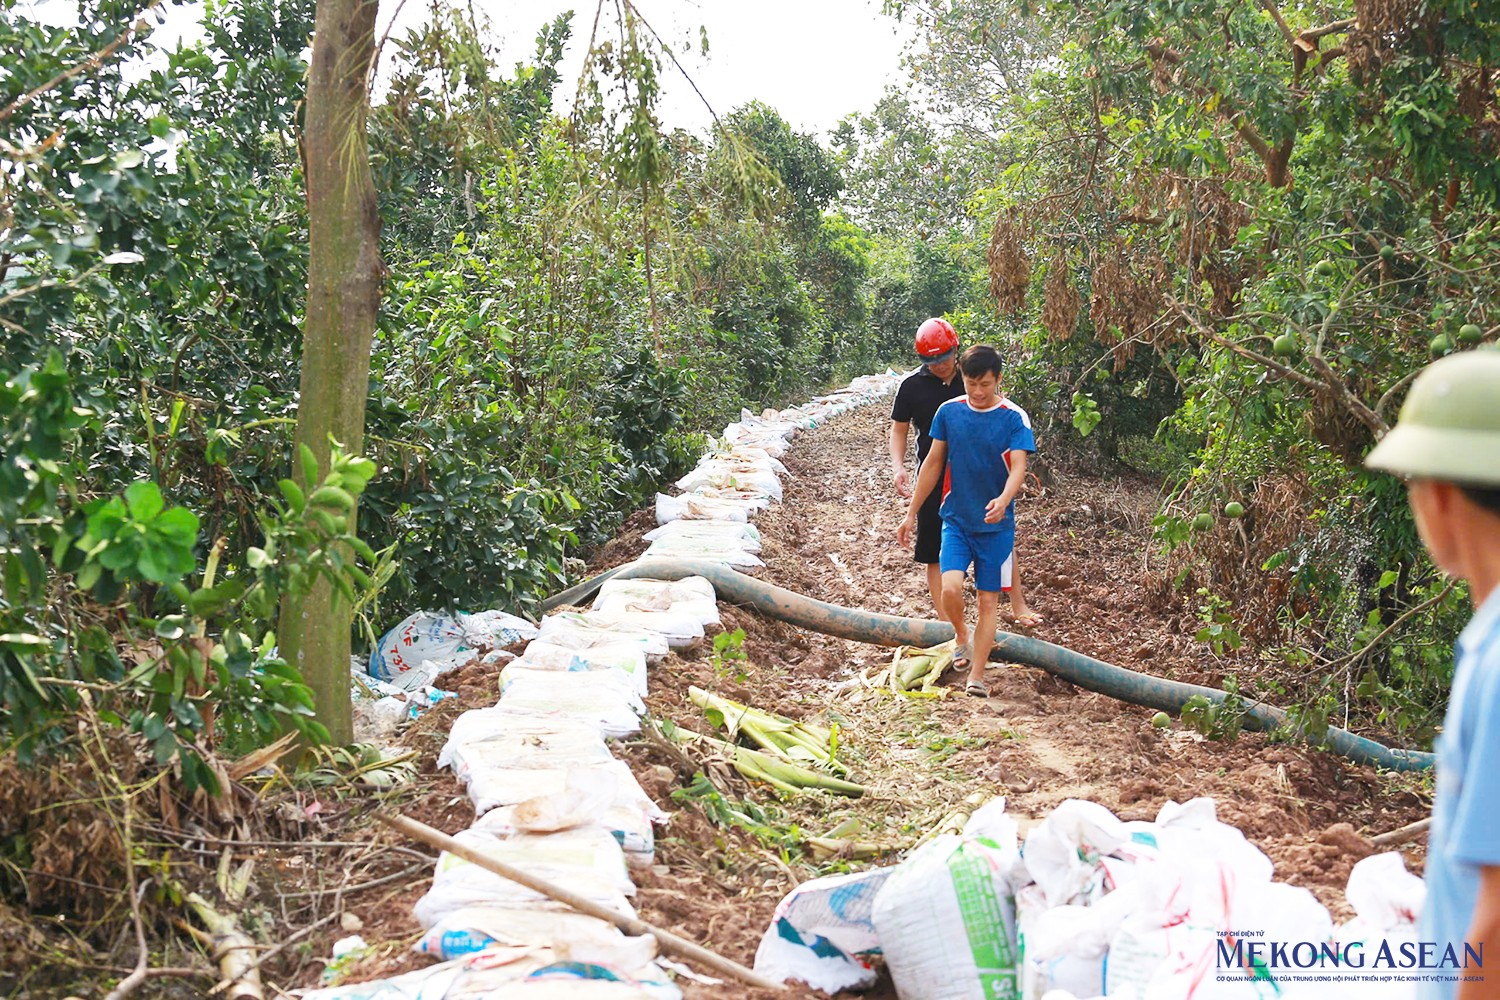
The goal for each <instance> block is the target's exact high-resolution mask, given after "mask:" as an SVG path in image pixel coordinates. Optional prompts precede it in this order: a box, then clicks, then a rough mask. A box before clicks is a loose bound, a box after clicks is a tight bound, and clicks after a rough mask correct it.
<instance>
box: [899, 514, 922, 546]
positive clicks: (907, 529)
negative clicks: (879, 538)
mask: <svg viewBox="0 0 1500 1000" xmlns="http://www.w3.org/2000/svg"><path fill="white" fill-rule="evenodd" d="M916 527H917V519H916V518H915V517H913V516H912V515H911V514H907V515H906V519H905V520H903V521H902V522H901V526H900V527H899V528H897V529H896V541H898V542H900V543H901V547H902V548H903V549H905V548H910V547H911V533H912V531H913V530H915V528H916Z"/></svg>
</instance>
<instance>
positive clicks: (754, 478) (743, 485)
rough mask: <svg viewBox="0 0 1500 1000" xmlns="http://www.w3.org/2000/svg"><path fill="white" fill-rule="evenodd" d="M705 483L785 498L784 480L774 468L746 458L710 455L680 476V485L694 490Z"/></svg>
mask: <svg viewBox="0 0 1500 1000" xmlns="http://www.w3.org/2000/svg"><path fill="white" fill-rule="evenodd" d="M704 486H712V487H713V488H715V489H726V488H728V489H739V490H745V489H748V490H754V491H756V492H758V493H760V494H761V495H763V496H768V497H771V498H773V499H775V500H778V501H779V500H780V499H781V494H782V489H781V480H780V479H778V478H777V477H776V473H774V472H772V471H771V470H770V469H767V468H764V467H762V466H758V465H751V464H748V463H744V462H722V461H719V460H718V459H714V458H708V459H704V460H703V461H701V462H699V463H698V467H697V468H695V469H694V470H693V471H692V472H689V473H688V474H687V475H685V476H683V477H682V478H681V479H679V480H677V488H678V489H680V490H682V491H683V492H684V493H691V492H693V491H694V490H696V489H699V488H700V487H704Z"/></svg>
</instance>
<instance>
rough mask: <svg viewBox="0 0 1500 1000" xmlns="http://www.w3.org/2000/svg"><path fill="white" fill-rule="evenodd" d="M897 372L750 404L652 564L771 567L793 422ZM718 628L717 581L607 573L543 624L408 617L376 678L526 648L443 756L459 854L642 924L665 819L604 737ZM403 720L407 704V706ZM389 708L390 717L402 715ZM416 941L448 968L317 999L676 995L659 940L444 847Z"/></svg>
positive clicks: (850, 399) (664, 502)
mask: <svg viewBox="0 0 1500 1000" xmlns="http://www.w3.org/2000/svg"><path fill="white" fill-rule="evenodd" d="M898 381H899V377H898V376H895V375H892V374H887V375H877V376H869V377H867V378H866V379H860V380H856V381H855V383H854V384H852V385H851V386H850V387H849V388H848V389H845V390H840V391H839V392H837V393H833V394H831V395H829V396H826V397H820V398H819V399H818V400H814V401H813V402H812V403H810V404H808V405H807V406H806V407H801V408H797V409H795V410H785V411H780V412H779V413H778V412H775V411H768V412H767V413H765V414H762V415H761V416H759V417H756V416H753V415H751V414H749V413H748V412H746V413H744V414H743V415H742V418H741V420H740V421H739V422H738V423H737V424H733V425H730V427H729V428H726V431H725V435H724V438H723V440H722V441H721V442H720V443H719V445H718V446H716V447H715V448H714V449H713V450H712V451H710V453H709V454H707V455H705V456H704V458H703V460H702V461H701V462H700V463H699V465H698V467H697V468H696V469H694V470H693V472H691V473H689V474H688V475H687V476H685V477H683V479H682V480H681V481H680V482H679V484H678V485H679V487H680V488H682V489H683V490H685V491H687V492H685V493H684V495H683V496H681V497H667V496H658V497H657V520H658V522H659V523H660V524H661V527H659V528H657V529H656V530H654V531H652V532H650V533H649V534H648V535H647V536H646V539H647V541H649V542H650V543H651V547H650V549H649V550H648V551H647V553H646V555H645V556H644V557H643V559H651V558H663V557H666V558H683V557H690V558H706V559H716V560H720V561H723V562H726V563H728V564H729V565H731V566H735V567H737V568H753V567H757V566H761V565H763V564H762V563H761V561H760V559H759V558H758V557H757V553H759V552H760V547H761V539H760V533H759V532H758V531H757V530H756V529H755V528H754V527H753V526H752V525H751V524H750V523H749V520H750V517H751V516H753V515H754V513H756V512H757V511H759V510H762V509H764V508H765V507H766V506H767V505H768V504H770V503H773V502H776V501H778V500H779V499H780V497H781V482H780V479H779V478H778V477H779V476H781V475H784V474H785V473H786V468H785V467H784V466H783V465H782V464H781V462H780V461H779V456H781V455H782V454H783V453H784V452H785V449H786V443H787V441H788V440H789V439H790V438H791V437H792V435H793V434H795V433H796V432H797V431H798V430H801V429H805V428H808V427H815V426H817V425H818V424H819V423H821V422H822V421H824V420H826V419H828V418H829V417H831V416H833V415H835V414H837V413H841V412H844V411H845V410H847V409H848V408H850V407H852V406H855V405H859V404H860V403H862V402H869V401H871V400H873V399H876V398H878V397H879V396H880V395H881V394H884V393H888V392H890V391H892V390H893V389H894V388H895V386H896V384H897V382H898ZM718 622H719V610H718V603H717V598H716V595H715V593H714V589H713V586H712V585H711V584H710V583H709V582H708V581H707V580H705V579H703V578H701V577H693V578H689V579H684V580H675V581H664V580H647V579H631V580H609V581H606V582H605V583H604V584H603V585H602V586H601V587H600V590H599V593H598V595H597V596H596V597H595V599H594V601H593V605H592V606H591V607H590V608H588V609H586V610H573V609H569V610H562V611H557V612H555V613H553V614H549V615H547V616H546V617H545V618H543V619H542V621H541V622H540V623H539V624H537V625H535V626H533V625H531V624H530V623H528V622H525V621H523V620H521V619H513V618H511V617H510V616H501V614H500V613H499V612H485V613H483V614H482V615H472V616H470V615H459V616H457V617H449V616H444V615H433V614H427V613H423V614H418V615H413V616H411V617H410V618H409V619H407V620H406V621H404V622H402V623H401V625H399V626H397V627H396V628H395V629H392V630H391V632H390V633H388V634H387V635H386V636H385V637H384V638H383V639H382V640H381V642H380V644H379V649H378V651H377V653H376V655H375V656H373V657H372V658H371V667H370V672H371V673H372V674H374V675H375V676H376V677H377V678H379V680H380V681H382V682H385V683H387V684H390V685H394V686H395V687H399V688H402V689H406V690H419V689H421V688H422V686H423V685H427V684H430V682H431V681H432V680H433V679H434V678H436V677H437V676H439V675H440V674H441V673H442V672H443V671H444V670H446V669H451V668H452V667H453V666H457V665H459V664H460V663H463V662H466V661H467V660H468V659H469V658H471V657H473V656H474V655H475V653H476V651H478V650H480V649H484V648H489V649H491V650H495V649H498V648H499V647H502V646H509V645H512V644H514V643H516V642H518V641H522V640H524V641H526V643H527V644H526V647H525V650H524V651H523V652H522V653H521V654H520V655H519V656H517V657H515V658H513V659H508V660H507V661H506V662H505V666H504V669H503V670H502V671H501V673H500V698H499V701H498V703H497V704H495V705H494V706H491V707H489V708H481V709H475V710H472V711H469V712H465V713H464V714H463V715H460V716H459V717H458V718H457V719H456V720H455V721H454V723H453V727H452V729H451V731H450V732H449V737H448V741H447V743H446V744H445V745H444V747H443V749H442V752H441V754H440V755H439V758H438V765H439V766H440V767H449V768H451V769H452V770H453V773H454V775H455V776H456V777H457V778H458V780H459V782H460V783H461V784H462V785H463V787H464V790H465V792H466V793H467V794H468V796H469V799H470V800H471V802H472V803H473V806H474V815H475V821H474V823H473V825H472V826H471V827H469V829H467V830H465V831H463V832H461V833H459V834H458V835H457V838H456V839H457V840H459V841H460V842H461V843H462V844H464V845H465V846H466V847H469V848H471V849H473V850H476V851H479V852H481V853H483V854H487V855H490V856H492V857H494V858H496V859H497V860H500V861H504V862H506V863H508V864H511V865H513V866H516V867H518V868H522V869H525V870H526V871H528V872H530V873H532V874H534V875H537V876H540V877H541V878H544V879H546V880H547V881H549V882H552V883H554V884H556V885H558V886H560V887H562V888H564V889H567V890H570V891H572V892H574V893H577V894H579V895H581V896H583V897H585V898H587V899H589V900H591V901H593V902H594V903H596V904H598V905H599V906H602V907H604V908H607V909H610V910H613V911H615V912H618V913H621V914H625V915H634V910H633V909H632V904H631V899H632V898H633V897H634V895H635V891H636V889H635V883H634V881H633V880H632V878H631V869H632V868H640V867H642V866H650V865H651V863H652V861H653V859H654V850H655V839H654V838H655V835H654V829H653V824H655V823H659V822H661V821H663V820H665V818H666V817H665V814H664V813H662V811H661V810H660V809H659V808H658V807H657V805H656V803H654V802H652V801H651V798H650V797H649V796H648V795H647V794H646V793H645V791H644V790H643V789H642V788H641V786H640V784H639V783H638V782H637V781H636V778H635V776H634V774H633V773H632V772H631V770H630V768H629V767H627V766H626V765H625V763H624V762H622V761H620V760H618V759H616V758H615V756H614V755H613V754H612V753H611V751H610V748H609V743H608V741H609V740H611V739H620V738H624V737H628V736H631V735H634V734H636V733H638V732H639V731H640V717H641V716H642V715H643V714H644V712H645V703H644V700H643V699H644V698H645V696H646V693H647V678H648V673H649V669H650V667H651V665H652V664H654V663H656V662H659V661H660V659H661V658H662V657H664V656H666V655H667V653H668V651H669V650H671V649H674V648H681V647H683V646H686V645H689V644H691V643H692V642H694V641H695V640H696V639H699V638H702V637H703V635H704V630H705V628H706V626H709V625H715V624H718ZM401 710H402V711H404V710H405V709H404V703H403V707H402V709H401ZM390 714H392V715H395V714H397V711H396V708H395V707H393V708H392V709H391V711H390ZM413 914H414V915H415V917H416V918H417V921H418V922H419V923H420V924H421V926H422V928H423V934H422V935H421V937H420V938H419V940H418V941H417V943H416V945H415V948H416V950H418V951H419V952H422V953H423V954H426V955H430V956H432V957H433V958H436V959H439V960H440V964H437V965H433V966H431V967H429V968H427V969H423V970H421V971H419V972H414V973H409V974H408V975H405V976H398V977H395V978H392V979H388V980H381V981H378V982H373V983H366V984H361V985H358V986H348V987H337V988H333V989H326V990H319V991H315V992H313V993H310V994H308V995H309V996H310V997H313V998H315V1000H365V998H370V1000H374V998H376V997H380V998H391V1000H397V998H409V1000H425V998H428V997H434V998H435V997H455V996H475V997H478V996H484V997H487V998H489V997H493V998H507V997H517V998H520V1000H543V998H547V997H554V996H568V997H575V996H576V997H599V998H601V1000H640V998H654V1000H672V998H676V997H680V996H681V992H680V991H679V990H678V988H677V987H676V986H675V985H674V984H673V983H672V982H671V981H670V979H669V977H668V976H667V974H666V972H665V971H664V970H663V968H662V966H661V965H660V964H659V963H658V961H657V959H656V941H655V939H654V938H651V937H629V936H627V935H625V934H623V933H622V932H621V931H620V930H619V929H617V928H616V927H614V926H613V925H612V924H609V923H607V922H606V921H603V920H599V919H596V918H594V917H589V916H585V915H583V914H579V913H575V912H572V911H569V910H567V909H566V908H565V907H562V906H560V905H559V904H557V903H554V902H553V901H552V900H551V899H549V898H548V897H545V896H543V895H541V894H539V893H536V892H534V891H532V890H530V889H525V888H523V887H521V886H520V885H518V884H516V883H514V882H510V881H509V880H507V879H504V878H501V877H500V876H498V875H494V874H492V873H490V872H489V871H488V870H487V869H485V868H483V867H482V866H480V865H476V864H473V863H471V862H469V861H466V860H464V859H462V858H459V857H457V856H455V855H452V854H450V853H448V852H444V853H443V854H442V855H441V856H440V857H439V859H438V862H437V865H436V870H435V872H434V874H433V880H432V885H431V887H430V888H429V889H428V891H427V892H426V894H425V895H423V896H422V897H421V899H419V900H418V901H417V903H416V904H415V906H414V907H413Z"/></svg>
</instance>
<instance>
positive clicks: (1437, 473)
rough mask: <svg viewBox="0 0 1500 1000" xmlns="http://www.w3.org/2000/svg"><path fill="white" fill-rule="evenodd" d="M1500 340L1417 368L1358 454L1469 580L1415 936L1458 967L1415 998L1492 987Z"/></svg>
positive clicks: (1497, 975) (1487, 999) (1450, 997)
mask: <svg viewBox="0 0 1500 1000" xmlns="http://www.w3.org/2000/svg"><path fill="white" fill-rule="evenodd" d="M1497 400H1500V351H1496V350H1487V349H1480V350H1475V351H1463V352H1460V353H1458V354H1452V355H1449V356H1448V357H1446V358H1443V359H1441V360H1440V361H1435V362H1433V363H1432V364H1431V365H1429V366H1428V367H1427V368H1426V369H1424V370H1423V371H1422V374H1420V375H1418V376H1417V379H1416V381H1415V382H1413V383H1412V386H1411V392H1410V393H1408V394H1407V397H1406V402H1405V403H1404V404H1403V405H1402V407H1401V415H1400V418H1399V419H1398V420H1397V422H1396V426H1395V427H1394V428H1392V429H1391V431H1390V432H1389V433H1388V434H1386V435H1385V437H1383V438H1382V439H1381V440H1380V443H1379V444H1378V445H1376V446H1375V450H1374V451H1372V452H1370V454H1369V457H1367V458H1366V459H1365V464H1366V465H1368V466H1370V467H1371V468H1373V469H1383V470H1385V471H1387V472H1393V473H1395V474H1396V475H1398V476H1401V477H1402V478H1403V479H1405V480H1406V489H1407V499H1408V500H1409V501H1410V503H1411V510H1412V515H1413V517H1414V519H1415V520H1416V522H1417V533H1418V534H1419V535H1421V536H1422V544H1423V545H1425V546H1426V547H1427V551H1428V552H1429V553H1430V554H1431V555H1432V561H1433V562H1434V563H1436V564H1437V567H1438V568H1439V569H1441V570H1442V571H1443V572H1444V573H1447V574H1448V575H1450V576H1454V577H1458V578H1460V579H1462V580H1465V581H1467V583H1468V584H1469V598H1470V600H1472V601H1473V602H1474V617H1473V618H1472V619H1471V620H1470V621H1469V624H1468V625H1467V626H1466V627H1465V628H1464V630H1463V632H1462V633H1461V634H1460V635H1459V637H1458V651H1457V652H1458V662H1457V664H1456V666H1455V667H1454V670H1453V687H1452V689H1451V690H1450V691H1449V694H1448V713H1447V715H1446V716H1444V718H1443V729H1442V733H1441V735H1439V736H1438V739H1437V744H1436V750H1437V794H1436V796H1435V798H1434V800H1433V804H1432V827H1431V829H1430V830H1429V831H1428V835H1427V871H1426V881H1427V902H1426V905H1425V906H1424V907H1423V909H1422V919H1421V922H1420V924H1419V925H1418V931H1417V937H1418V941H1419V942H1420V944H1421V946H1422V947H1423V948H1424V949H1425V948H1426V947H1427V944H1428V942H1431V943H1432V944H1433V948H1432V954H1433V956H1434V957H1437V958H1439V959H1440V958H1441V956H1443V955H1445V954H1447V953H1448V952H1447V949H1449V948H1450V947H1451V948H1452V949H1453V951H1452V954H1453V956H1454V958H1455V960H1456V961H1457V962H1458V966H1459V967H1458V968H1454V967H1453V966H1452V965H1446V966H1442V967H1438V968H1432V967H1429V969H1428V973H1429V974H1427V975H1424V976H1423V977H1422V979H1421V980H1420V981H1418V983H1417V994H1418V996H1420V997H1421V998H1422V1000H1497V998H1500V968H1496V967H1497V966H1500V794H1497V791H1500V789H1497V785H1496V783H1497V781H1500V405H1497V402H1496V401H1497Z"/></svg>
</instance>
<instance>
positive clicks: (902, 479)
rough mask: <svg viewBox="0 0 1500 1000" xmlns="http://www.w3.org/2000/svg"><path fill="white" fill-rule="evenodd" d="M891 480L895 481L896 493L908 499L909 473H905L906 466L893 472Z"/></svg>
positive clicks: (909, 491)
mask: <svg viewBox="0 0 1500 1000" xmlns="http://www.w3.org/2000/svg"><path fill="white" fill-rule="evenodd" d="M891 478H892V479H894V480H895V481H896V493H897V494H899V495H900V496H903V497H907V498H908V499H910V497H911V473H909V472H907V471H906V466H904V465H903V466H902V467H901V468H899V469H895V470H893V471H892V473H891Z"/></svg>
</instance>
